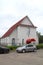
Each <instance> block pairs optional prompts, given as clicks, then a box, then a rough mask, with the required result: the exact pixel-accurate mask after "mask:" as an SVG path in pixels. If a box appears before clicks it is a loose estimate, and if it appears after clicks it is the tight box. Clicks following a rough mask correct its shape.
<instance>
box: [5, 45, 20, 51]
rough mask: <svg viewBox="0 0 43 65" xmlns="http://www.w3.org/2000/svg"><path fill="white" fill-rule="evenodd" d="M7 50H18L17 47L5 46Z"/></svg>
mask: <svg viewBox="0 0 43 65" xmlns="http://www.w3.org/2000/svg"><path fill="white" fill-rule="evenodd" d="M6 47H7V48H9V49H10V50H15V49H16V48H18V47H19V46H6Z"/></svg>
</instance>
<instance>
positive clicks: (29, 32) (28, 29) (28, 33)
mask: <svg viewBox="0 0 43 65" xmlns="http://www.w3.org/2000/svg"><path fill="white" fill-rule="evenodd" d="M29 35H30V28H28V36H29Z"/></svg>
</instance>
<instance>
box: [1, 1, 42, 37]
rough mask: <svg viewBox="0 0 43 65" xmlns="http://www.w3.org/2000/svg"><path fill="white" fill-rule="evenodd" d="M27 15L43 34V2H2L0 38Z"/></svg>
mask: <svg viewBox="0 0 43 65" xmlns="http://www.w3.org/2000/svg"><path fill="white" fill-rule="evenodd" d="M25 15H28V16H29V18H30V19H31V20H32V22H33V23H34V25H36V26H37V27H38V29H37V30H38V31H40V32H41V33H42V34H43V30H42V29H43V0H0V36H2V35H3V34H4V33H5V31H7V30H8V29H9V28H10V27H11V26H12V25H13V24H14V23H16V22H17V20H19V19H20V18H22V17H23V16H25ZM8 24H9V25H8Z"/></svg>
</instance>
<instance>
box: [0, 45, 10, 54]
mask: <svg viewBox="0 0 43 65" xmlns="http://www.w3.org/2000/svg"><path fill="white" fill-rule="evenodd" d="M9 51H10V49H9V48H6V47H3V46H0V54H3V53H9Z"/></svg>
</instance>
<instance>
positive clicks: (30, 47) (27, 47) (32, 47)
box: [16, 44, 37, 53]
mask: <svg viewBox="0 0 43 65" xmlns="http://www.w3.org/2000/svg"><path fill="white" fill-rule="evenodd" d="M36 50H37V48H36V46H35V45H29V44H28V45H25V46H22V47H19V48H17V49H16V51H17V52H23V53H25V52H28V51H36Z"/></svg>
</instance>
